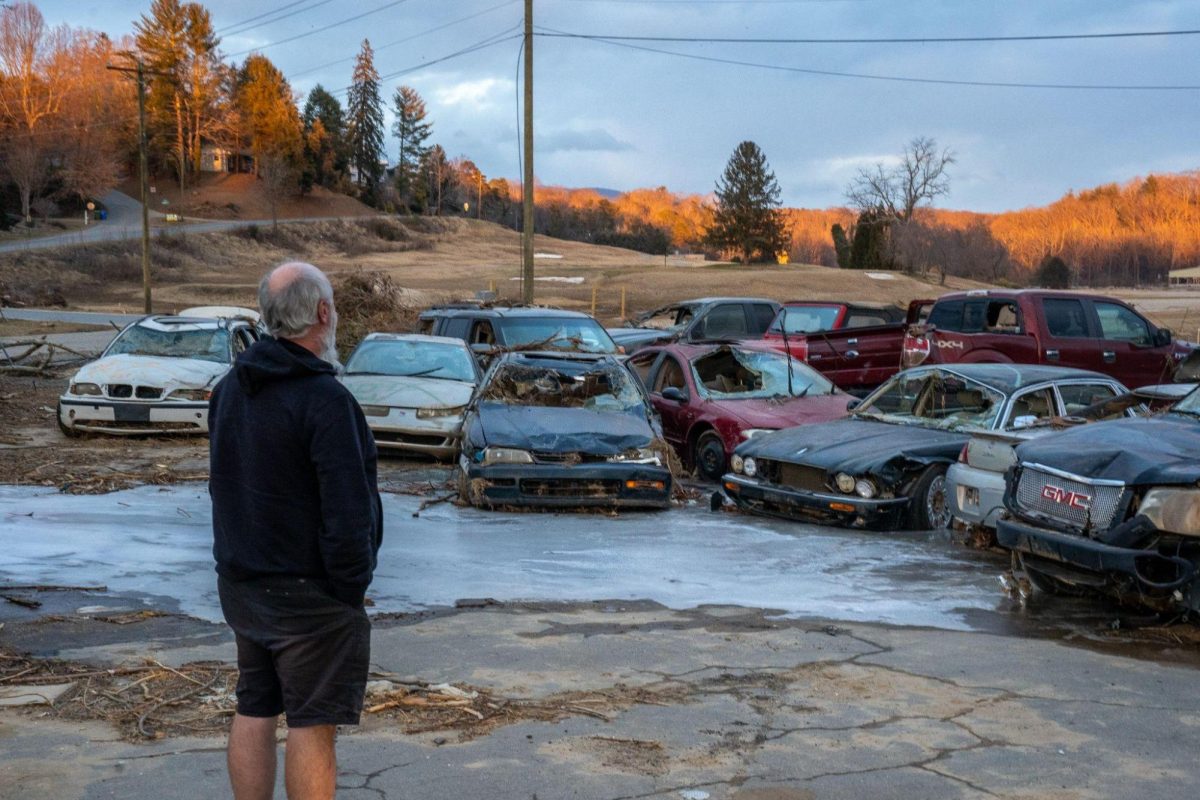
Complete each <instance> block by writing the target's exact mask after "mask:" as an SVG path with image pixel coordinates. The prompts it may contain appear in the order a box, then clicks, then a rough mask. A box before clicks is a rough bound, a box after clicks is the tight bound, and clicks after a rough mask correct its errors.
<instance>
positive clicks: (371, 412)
mask: <svg viewBox="0 0 1200 800" xmlns="http://www.w3.org/2000/svg"><path fill="white" fill-rule="evenodd" d="M362 410H363V413H364V414H366V415H367V416H368V417H386V416H387V415H388V411H389V410H390V409H389V408H388V407H387V406H363V407H362Z"/></svg>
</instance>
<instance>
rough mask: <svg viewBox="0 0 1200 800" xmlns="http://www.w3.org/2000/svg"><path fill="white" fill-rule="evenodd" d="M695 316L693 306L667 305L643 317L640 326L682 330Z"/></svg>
mask: <svg viewBox="0 0 1200 800" xmlns="http://www.w3.org/2000/svg"><path fill="white" fill-rule="evenodd" d="M693 316H694V313H693V309H692V307H691V306H667V307H666V308H660V309H658V310H657V311H654V312H651V313H650V315H649V316H647V317H643V318H642V319H641V320H640V321H639V323H638V327H641V328H654V329H656V330H663V331H672V330H682V329H683V328H686V327H687V325H688V323H689V322H691V321H692V317H693Z"/></svg>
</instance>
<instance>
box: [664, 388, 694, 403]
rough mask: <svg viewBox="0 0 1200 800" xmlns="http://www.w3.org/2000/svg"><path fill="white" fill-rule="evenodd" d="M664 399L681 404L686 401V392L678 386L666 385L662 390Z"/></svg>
mask: <svg viewBox="0 0 1200 800" xmlns="http://www.w3.org/2000/svg"><path fill="white" fill-rule="evenodd" d="M662 397H663V399H664V400H671V401H673V402H676V403H679V404H680V405H682V404H683V403H686V402H687V401H688V393H687V392H685V391H684V390H683V389H680V388H679V387H678V386H668V387H667V388H665V389H663V390H662Z"/></svg>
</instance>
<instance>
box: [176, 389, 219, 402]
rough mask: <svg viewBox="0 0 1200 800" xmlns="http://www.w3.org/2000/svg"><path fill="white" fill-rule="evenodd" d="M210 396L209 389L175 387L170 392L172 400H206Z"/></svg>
mask: <svg viewBox="0 0 1200 800" xmlns="http://www.w3.org/2000/svg"><path fill="white" fill-rule="evenodd" d="M210 397H212V391H211V390H210V389H176V390H175V391H173V392H171V399H172V400H208V399H209V398H210Z"/></svg>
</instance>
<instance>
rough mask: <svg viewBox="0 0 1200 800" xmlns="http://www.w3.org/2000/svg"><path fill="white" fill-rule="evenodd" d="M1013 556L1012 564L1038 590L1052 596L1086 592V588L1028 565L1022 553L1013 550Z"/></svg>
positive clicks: (1068, 595) (1075, 594) (1066, 595)
mask: <svg viewBox="0 0 1200 800" xmlns="http://www.w3.org/2000/svg"><path fill="white" fill-rule="evenodd" d="M1013 556H1014V557H1015V561H1016V562H1017V563H1016V564H1014V566H1020V568H1021V571H1022V572H1024V573H1025V577H1026V578H1028V579H1029V583H1030V584H1032V585H1033V588H1035V589H1037V590H1038V591H1039V592H1042V593H1043V594H1048V595H1052V596H1054V597H1083V596H1084V595H1085V594H1087V590H1086V589H1084V588H1082V587H1080V586H1075V585H1074V584H1070V583H1067V582H1066V581H1064V580H1062V579H1061V578H1057V577H1055V576H1053V575H1050V574H1049V573H1046V572H1042V571H1041V570H1040V569H1038V568H1037V567H1030V566H1029V564H1028V563H1027V562H1026V561H1025V555H1024V554H1023V553H1016V552H1014V553H1013Z"/></svg>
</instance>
